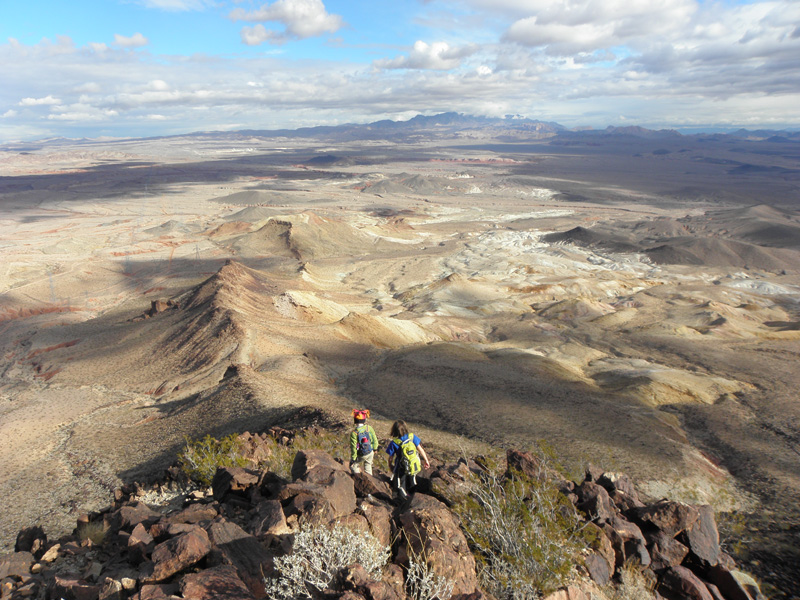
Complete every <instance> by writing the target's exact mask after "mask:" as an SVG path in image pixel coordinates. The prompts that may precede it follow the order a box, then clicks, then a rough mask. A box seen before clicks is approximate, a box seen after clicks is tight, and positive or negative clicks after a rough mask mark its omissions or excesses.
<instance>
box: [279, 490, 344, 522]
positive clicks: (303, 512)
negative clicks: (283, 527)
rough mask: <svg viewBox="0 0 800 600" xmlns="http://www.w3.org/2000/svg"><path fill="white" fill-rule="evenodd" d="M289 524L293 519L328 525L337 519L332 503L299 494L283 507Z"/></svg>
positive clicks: (322, 498) (321, 497) (321, 498)
mask: <svg viewBox="0 0 800 600" xmlns="http://www.w3.org/2000/svg"><path fill="white" fill-rule="evenodd" d="M283 511H284V514H285V515H286V517H287V523H288V521H289V520H290V518H291V517H295V518H296V519H299V518H300V517H302V518H303V519H305V520H307V521H309V522H311V523H328V522H330V521H332V520H333V519H335V518H336V512H335V511H334V509H333V506H331V503H330V502H329V501H328V500H327V499H326V498H324V497H323V496H319V495H311V494H306V493H302V494H297V495H296V496H294V497H292V498H291V500H289V502H288V503H287V504H286V505H285V506H284V507H283Z"/></svg>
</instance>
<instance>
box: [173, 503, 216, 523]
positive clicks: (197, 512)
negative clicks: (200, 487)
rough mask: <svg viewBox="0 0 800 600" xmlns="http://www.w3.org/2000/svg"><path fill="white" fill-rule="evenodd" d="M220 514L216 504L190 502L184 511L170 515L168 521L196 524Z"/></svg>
mask: <svg viewBox="0 0 800 600" xmlns="http://www.w3.org/2000/svg"><path fill="white" fill-rule="evenodd" d="M218 515H219V511H218V510H217V507H216V506H215V505H214V504H199V503H198V504H190V505H189V506H187V507H186V508H184V509H183V510H182V511H180V512H176V513H172V514H171V515H169V516H168V517H167V518H166V522H167V523H190V524H196V523H200V522H201V521H213V520H214V519H216V518H217V516H218Z"/></svg>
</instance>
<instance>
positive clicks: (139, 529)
mask: <svg viewBox="0 0 800 600" xmlns="http://www.w3.org/2000/svg"><path fill="white" fill-rule="evenodd" d="M154 547H155V543H154V542H153V536H151V535H150V534H149V533H148V531H147V529H145V527H144V525H143V524H142V523H139V524H138V525H137V526H136V527H134V528H133V531H132V532H131V535H130V537H129V538H128V555H129V556H130V558H131V561H132V562H133V563H134V564H136V565H138V564H139V563H141V562H142V561H143V560H147V557H148V556H149V555H150V553H151V552H152V551H153V548H154Z"/></svg>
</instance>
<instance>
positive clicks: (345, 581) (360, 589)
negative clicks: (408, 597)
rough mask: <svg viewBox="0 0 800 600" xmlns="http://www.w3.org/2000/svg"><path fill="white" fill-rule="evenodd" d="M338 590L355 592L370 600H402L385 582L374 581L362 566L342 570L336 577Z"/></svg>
mask: <svg viewBox="0 0 800 600" xmlns="http://www.w3.org/2000/svg"><path fill="white" fill-rule="evenodd" d="M335 586H336V589H337V590H344V591H353V592H355V593H357V594H359V595H361V596H363V597H364V598H369V599H370V600H400V599H401V598H404V597H405V594H404V595H403V596H398V595H397V592H396V591H395V590H394V588H393V587H392V586H391V585H389V584H388V583H386V582H385V581H383V580H380V581H378V580H375V579H372V578H371V577H370V575H369V573H367V571H366V569H364V567H362V566H361V565H352V566H350V567H346V568H344V569H342V570H341V571H340V572H339V574H338V575H337V576H336V580H335Z"/></svg>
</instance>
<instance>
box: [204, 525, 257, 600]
mask: <svg viewBox="0 0 800 600" xmlns="http://www.w3.org/2000/svg"><path fill="white" fill-rule="evenodd" d="M208 535H209V538H210V539H211V542H212V544H214V546H215V550H216V551H218V552H219V553H220V556H221V558H222V562H224V563H225V564H228V565H231V566H233V567H235V569H236V571H237V573H238V577H239V579H241V580H242V581H243V582H244V584H245V585H246V586H247V588H248V590H250V593H251V594H253V596H255V597H256V598H264V597H265V596H266V592H265V591H264V579H263V575H262V574H263V573H265V572H268V571H271V570H272V555H271V554H270V553H269V552H268V551H267V550H266V548H264V546H262V545H261V544H260V543H259V542H258V540H257V539H256V538H255V537H254V536H252V535H250V534H249V533H247V532H246V531H245V530H244V529H242V528H241V527H239V526H238V525H236V524H235V523H231V522H230V521H217V522H215V523H212V524H211V525H210V526H209V528H208Z"/></svg>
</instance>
